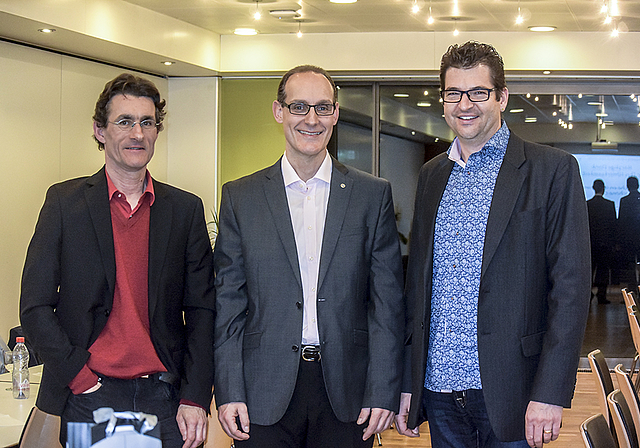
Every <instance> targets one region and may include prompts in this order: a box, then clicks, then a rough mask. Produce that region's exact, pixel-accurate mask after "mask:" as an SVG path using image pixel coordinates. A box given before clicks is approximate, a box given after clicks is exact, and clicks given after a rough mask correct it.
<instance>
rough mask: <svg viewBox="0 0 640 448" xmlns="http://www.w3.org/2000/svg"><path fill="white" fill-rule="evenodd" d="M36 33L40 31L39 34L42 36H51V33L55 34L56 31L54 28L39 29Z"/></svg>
mask: <svg viewBox="0 0 640 448" xmlns="http://www.w3.org/2000/svg"><path fill="white" fill-rule="evenodd" d="M38 31H40V32H41V33H44V34H51V33H55V32H56V29H55V28H40V29H39V30H38Z"/></svg>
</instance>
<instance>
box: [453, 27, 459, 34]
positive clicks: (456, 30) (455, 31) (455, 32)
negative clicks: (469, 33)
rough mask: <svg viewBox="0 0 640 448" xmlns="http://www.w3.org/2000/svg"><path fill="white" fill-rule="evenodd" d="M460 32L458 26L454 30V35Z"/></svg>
mask: <svg viewBox="0 0 640 448" xmlns="http://www.w3.org/2000/svg"><path fill="white" fill-rule="evenodd" d="M458 34H460V31H458V28H456V29H455V30H453V35H454V36H457V35H458Z"/></svg>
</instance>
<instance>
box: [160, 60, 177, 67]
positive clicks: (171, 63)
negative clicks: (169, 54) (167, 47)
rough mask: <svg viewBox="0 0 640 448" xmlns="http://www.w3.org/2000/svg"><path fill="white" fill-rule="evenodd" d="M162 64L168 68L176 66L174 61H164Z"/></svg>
mask: <svg viewBox="0 0 640 448" xmlns="http://www.w3.org/2000/svg"><path fill="white" fill-rule="evenodd" d="M161 64H162V65H167V66H168V65H173V64H175V62H173V61H162V62H161Z"/></svg>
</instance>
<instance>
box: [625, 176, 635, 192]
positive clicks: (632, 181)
mask: <svg viewBox="0 0 640 448" xmlns="http://www.w3.org/2000/svg"><path fill="white" fill-rule="evenodd" d="M637 189H638V178H637V177H636V176H629V177H627V190H629V191H631V190H637Z"/></svg>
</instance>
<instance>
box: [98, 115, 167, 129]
mask: <svg viewBox="0 0 640 448" xmlns="http://www.w3.org/2000/svg"><path fill="white" fill-rule="evenodd" d="M108 123H111V124H115V125H116V126H118V128H120V130H121V131H124V132H127V131H130V130H131V129H133V128H134V127H135V126H136V124H139V125H140V129H142V130H143V131H150V130H152V129H157V127H158V125H159V123H156V121H155V120H151V119H147V120H142V121H133V120H129V119H128V118H123V119H122V120H118V121H109V122H108Z"/></svg>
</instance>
